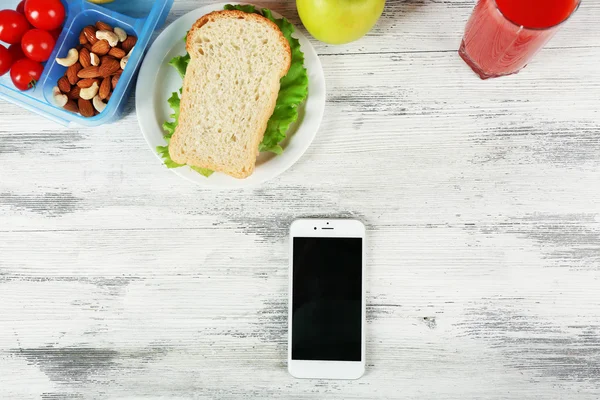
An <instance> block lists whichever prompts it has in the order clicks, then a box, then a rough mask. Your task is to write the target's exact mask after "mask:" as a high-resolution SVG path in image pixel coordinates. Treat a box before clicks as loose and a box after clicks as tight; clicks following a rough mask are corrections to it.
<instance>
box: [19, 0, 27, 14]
mask: <svg viewBox="0 0 600 400" xmlns="http://www.w3.org/2000/svg"><path fill="white" fill-rule="evenodd" d="M17 12H18V13H19V14H23V15H25V0H23V1H22V2H20V3H19V5H18V6H17Z"/></svg>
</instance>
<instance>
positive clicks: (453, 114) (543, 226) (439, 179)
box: [0, 0, 600, 400]
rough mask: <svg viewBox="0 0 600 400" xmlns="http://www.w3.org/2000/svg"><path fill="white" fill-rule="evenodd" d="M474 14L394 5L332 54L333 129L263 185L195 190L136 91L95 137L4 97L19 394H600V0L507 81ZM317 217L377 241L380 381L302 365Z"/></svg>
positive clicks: (3, 310) (8, 302) (1, 147)
mask: <svg viewBox="0 0 600 400" xmlns="http://www.w3.org/2000/svg"><path fill="white" fill-rule="evenodd" d="M263 3H264V4H265V5H267V6H269V7H271V8H273V9H275V10H277V11H279V12H281V13H283V14H284V15H286V16H288V17H289V18H290V19H291V20H292V21H294V22H295V23H298V18H297V15H296V13H295V10H294V4H293V2H273V1H266V2H263ZM203 4H207V3H206V2H198V1H191V0H190V1H187V0H186V1H179V0H177V1H176V2H175V6H174V8H173V11H172V12H171V14H170V16H169V18H168V21H167V22H168V23H169V22H172V21H174V20H175V19H176V18H177V17H179V16H181V15H183V14H184V13H186V12H188V11H190V10H192V9H194V8H196V7H199V6H201V5H203ZM472 6H473V2H471V1H469V2H464V1H450V0H448V1H421V2H417V1H389V2H388V4H387V6H386V11H385V13H384V16H383V18H382V20H381V22H380V24H379V25H378V27H377V28H376V29H375V30H374V31H373V33H372V34H370V35H369V36H367V37H366V38H364V39H362V40H361V41H358V42H356V43H353V44H349V45H346V46H340V47H335V46H327V45H323V44H320V43H318V42H313V43H314V45H315V47H316V49H317V51H318V52H319V54H320V56H321V61H322V63H323V67H324V69H325V73H326V76H327V84H328V93H329V94H328V102H327V109H326V113H325V119H324V121H323V125H322V127H321V130H320V131H319V133H318V135H317V138H316V140H315V142H314V143H313V145H312V146H311V148H310V149H309V151H308V152H307V153H306V155H305V156H304V157H303V158H302V159H301V160H300V161H299V162H298V163H297V164H296V165H295V166H294V167H293V168H292V169H291V170H290V171H288V172H286V173H285V174H284V175H282V176H281V177H279V178H277V179H275V180H274V181H271V182H269V183H267V184H265V185H263V186H261V187H259V188H256V189H247V190H240V191H224V192H211V191H207V190H204V189H202V188H199V187H195V186H191V185H190V184H188V183H187V182H185V181H183V180H181V179H179V178H177V176H175V175H174V174H172V173H171V172H169V171H168V170H167V169H165V168H164V167H163V166H162V165H161V164H160V162H159V161H158V160H157V159H156V158H155V156H154V155H153V154H152V153H151V152H150V151H149V150H148V147H147V145H146V143H145V141H144V139H143V137H142V135H141V133H140V131H139V128H138V125H137V120H136V116H135V113H134V110H133V104H134V102H133V100H131V101H130V102H129V108H128V114H127V115H126V116H125V118H124V119H123V120H122V121H120V122H119V123H117V124H115V125H110V126H104V127H100V128H96V129H78V128H62V127H59V126H56V125H53V124H52V123H50V122H48V121H46V120H44V119H42V118H41V117H38V116H35V115H33V114H30V113H29V112H27V111H25V110H23V109H20V108H17V107H15V106H13V105H11V104H8V103H4V102H3V103H2V107H0V120H1V121H2V124H0V163H1V164H0V398H1V399H5V398H6V399H44V400H58V399H61V400H62V399H141V398H143V399H191V398H194V399H235V398H244V399H254V398H256V399H264V398H275V399H317V398H318V399H370V398H373V399H375V398H388V399H434V398H435V399H457V400H458V399H461V400H462V399H539V398H543V399H584V400H588V399H589V400H592V399H598V398H600V205H599V204H600V186H598V182H599V181H600V111H599V110H600V75H599V74H598V63H599V62H600V45H599V44H598V43H600V25H598V24H597V21H598V20H600V1H598V0H589V1H585V2H584V3H583V5H582V7H581V9H580V10H579V12H578V13H577V14H576V15H575V16H574V17H573V19H572V20H571V21H569V23H568V24H566V26H565V27H564V29H563V30H562V31H561V32H560V33H559V34H558V36H557V37H556V38H555V39H554V40H553V41H552V42H551V43H550V45H549V46H548V47H547V48H546V49H544V50H543V51H542V52H541V53H540V54H539V55H538V56H537V57H536V59H535V60H534V61H533V62H532V63H531V64H530V65H529V66H528V67H527V68H526V69H525V70H523V71H522V72H521V73H519V74H518V75H516V76H512V77H508V78H501V79H497V80H491V81H480V80H479V79H478V78H477V77H476V76H475V75H474V74H473V73H472V72H471V71H470V70H469V69H468V67H466V65H464V63H463V62H462V61H461V60H460V58H459V57H458V55H457V54H456V49H457V48H458V44H459V42H460V37H461V33H462V29H463V28H464V23H465V21H466V19H467V18H468V15H469V13H470V10H471V8H472ZM303 216H342V217H353V218H359V219H361V220H362V221H363V222H365V224H366V225H367V227H368V235H369V249H368V253H369V255H368V265H369V272H368V275H369V276H368V326H367V329H368V332H367V337H368V350H367V354H368V369H367V374H366V375H365V377H364V378H362V379H361V380H359V381H352V382H337V381H332V382H328V381H302V380H295V379H292V378H291V377H290V376H289V375H288V374H287V372H286V365H285V357H286V340H287V336H286V335H287V332H286V321H287V308H286V302H287V246H286V245H287V238H286V235H287V230H288V227H289V224H290V222H291V221H292V220H293V219H295V218H298V217H303Z"/></svg>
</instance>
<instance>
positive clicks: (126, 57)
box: [121, 46, 135, 70]
mask: <svg viewBox="0 0 600 400" xmlns="http://www.w3.org/2000/svg"><path fill="white" fill-rule="evenodd" d="M134 48H135V46H134V47H132V48H131V51H130V52H129V54H127V55H126V56H125V57H123V58H121V69H122V70H124V69H125V67H126V66H127V63H128V62H129V56H130V55H131V53H133V49H134Z"/></svg>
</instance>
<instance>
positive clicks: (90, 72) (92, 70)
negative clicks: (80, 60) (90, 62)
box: [77, 67, 100, 79]
mask: <svg viewBox="0 0 600 400" xmlns="http://www.w3.org/2000/svg"><path fill="white" fill-rule="evenodd" d="M77 76H78V77H79V78H81V79H90V78H98V77H99V76H100V68H99V67H87V68H84V69H82V70H81V71H79V73H78V74H77Z"/></svg>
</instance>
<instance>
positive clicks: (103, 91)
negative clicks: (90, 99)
mask: <svg viewBox="0 0 600 400" xmlns="http://www.w3.org/2000/svg"><path fill="white" fill-rule="evenodd" d="M110 81H111V78H110V77H106V78H104V80H103V81H102V84H101V85H100V90H99V91H98V96H100V98H101V99H102V100H106V99H107V97H108V96H109V95H110V90H111V86H110Z"/></svg>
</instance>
